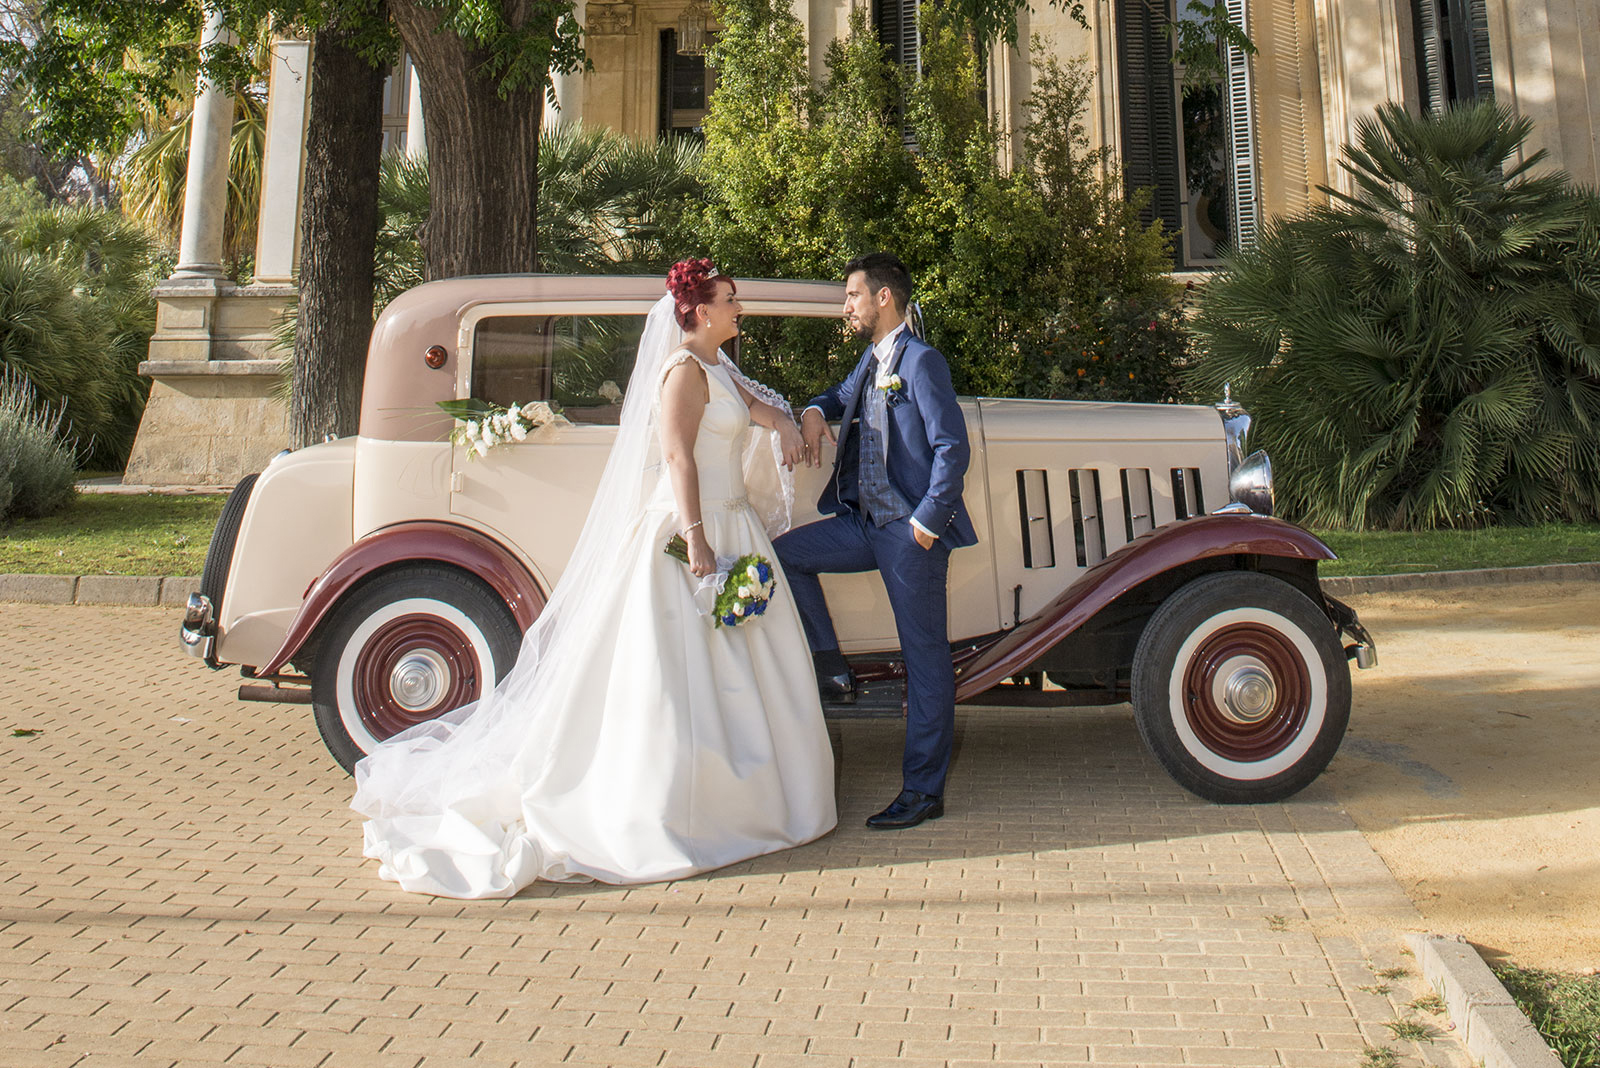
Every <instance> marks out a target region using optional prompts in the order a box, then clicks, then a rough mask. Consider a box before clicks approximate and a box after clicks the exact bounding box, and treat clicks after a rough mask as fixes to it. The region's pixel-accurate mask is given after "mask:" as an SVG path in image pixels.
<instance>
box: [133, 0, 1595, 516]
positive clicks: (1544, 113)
mask: <svg viewBox="0 0 1600 1068" xmlns="http://www.w3.org/2000/svg"><path fill="white" fill-rule="evenodd" d="M919 2H920V0H793V4H794V11H795V14H796V16H797V17H798V18H799V19H800V20H801V22H802V24H803V25H804V26H805V28H806V32H807V36H808V41H809V45H810V48H809V59H810V63H811V71H812V75H813V77H814V78H818V79H820V78H821V77H823V76H824V74H825V69H824V56H825V54H826V51H827V47H828V44H829V43H830V42H831V41H832V40H833V39H834V38H835V37H837V36H839V35H841V34H843V33H844V32H845V30H846V28H847V26H848V23H849V19H850V15H851V12H852V9H853V7H854V6H856V5H870V6H869V11H870V14H871V17H872V21H873V24H874V26H875V28H876V30H877V32H878V33H879V34H880V36H882V37H883V39H884V40H885V41H886V43H888V44H889V45H890V47H891V51H892V53H893V54H894V56H895V57H896V59H897V60H898V61H900V62H902V63H904V64H906V65H907V66H912V67H914V66H915V64H917V63H918V62H919V57H918V56H917V54H916V52H917V46H916V36H915V33H914V32H908V31H909V28H910V27H914V25H915V19H916V11H917V4H918V3H919ZM1225 3H1226V5H1227V11H1228V14H1229V17H1230V19H1231V20H1232V21H1233V22H1234V23H1235V24H1236V25H1238V26H1240V27H1241V28H1243V29H1244V31H1245V32H1246V34H1247V35H1248V36H1249V38H1250V39H1251V40H1252V41H1253V42H1254V43H1255V44H1256V46H1257V48H1258V52H1257V53H1256V55H1254V56H1251V57H1246V56H1244V55H1242V54H1237V53H1234V54H1228V55H1225V57H1224V59H1225V67H1226V70H1227V77H1226V80H1225V83H1224V84H1222V85H1218V86H1214V87H1212V89H1211V90H1210V91H1209V95H1208V94H1206V93H1202V94H1198V95H1195V94H1186V93H1185V92H1184V90H1183V87H1182V83H1183V76H1184V72H1183V71H1182V70H1181V69H1178V68H1177V66H1176V65H1175V64H1174V62H1173V58H1172V44H1171V39H1172V38H1171V33H1170V31H1169V30H1168V28H1167V23H1168V21H1169V20H1171V19H1174V18H1181V17H1184V13H1183V11H1182V10H1181V9H1182V8H1184V7H1186V6H1187V5H1186V0H1093V2H1091V3H1089V4H1087V5H1086V7H1085V15H1086V21H1087V23H1088V25H1087V26H1083V25H1080V24H1079V23H1077V22H1076V21H1074V20H1073V19H1072V18H1070V17H1069V16H1068V15H1067V14H1066V13H1065V12H1064V11H1062V10H1061V9H1059V8H1058V7H1056V6H1054V5H1051V4H1040V5H1036V6H1035V9H1034V10H1026V9H1025V10H1023V11H1022V12H1020V15H1019V18H1020V25H1019V31H1020V32H1019V33H1018V44H1017V46H1016V47H1014V48H1002V49H996V50H995V51H994V52H993V53H992V54H991V56H990V58H989V61H988V93H987V98H988V100H989V103H990V106H991V108H992V109H993V111H994V113H995V116H996V118H997V119H998V120H999V121H1000V123H1001V124H1002V126H1003V127H1004V128H1006V129H1007V130H1009V131H1012V132H1013V133H1015V132H1017V131H1020V129H1021V128H1022V126H1023V125H1024V124H1025V122H1026V119H1027V116H1026V106H1025V105H1026V101H1027V98H1028V95H1029V93H1030V91H1031V86H1032V78H1033V71H1034V69H1035V65H1036V64H1037V62H1038V61H1039V60H1040V58H1041V56H1042V55H1043V54H1050V55H1054V56H1057V57H1061V58H1068V57H1081V58H1082V59H1083V60H1084V61H1085V62H1086V64H1087V65H1088V68H1089V69H1090V70H1092V71H1093V72H1094V78H1095V83H1094V84H1095V106H1094V107H1093V109H1092V112H1091V114H1090V116H1089V125H1090V129H1089V133H1090V136H1091V138H1092V139H1093V140H1094V141H1095V142H1096V143H1098V144H1103V145H1107V146H1109V147H1110V148H1111V149H1112V150H1113V152H1114V153H1115V155H1116V158H1117V159H1118V161H1119V163H1120V165H1121V167H1122V169H1123V174H1124V178H1125V181H1126V182H1127V184H1128V185H1129V187H1130V189H1131V188H1134V187H1145V188H1149V189H1151V190H1152V196H1151V198H1150V204H1149V208H1148V210H1149V212H1150V213H1151V214H1152V215H1155V216H1159V217H1161V218H1162V219H1163V220H1164V221H1165V223H1166V225H1167V228H1168V230H1169V231H1171V232H1173V233H1174V234H1175V235H1176V237H1175V242H1174V244H1175V248H1174V267H1175V268H1178V269H1186V268H1204V267H1206V266H1209V265H1211V264H1213V263H1215V262H1216V250H1217V247H1218V246H1219V245H1221V244H1225V243H1247V242H1249V241H1250V240H1251V239H1252V238H1253V235H1254V234H1255V233H1256V232H1257V231H1258V230H1259V228H1260V226H1261V225H1262V224H1263V223H1264V222H1265V221H1266V220H1267V219H1269V218H1271V217H1273V216H1277V215H1285V214H1294V213H1297V212H1300V211H1303V210H1305V209H1306V208H1308V207H1310V206H1311V205H1313V204H1315V203H1317V202H1319V201H1320V200H1322V199H1323V198H1324V196H1325V194H1323V193H1322V192H1320V187H1323V186H1330V187H1333V188H1347V179H1346V177H1345V175H1344V174H1343V172H1342V171H1341V169H1340V168H1339V166H1338V161H1339V159H1340V154H1341V151H1342V149H1343V148H1344V147H1345V146H1346V145H1347V144H1349V143H1350V142H1351V141H1353V140H1354V138H1355V136H1356V130H1357V125H1358V123H1360V122H1361V121H1362V120H1363V119H1364V118H1366V117H1368V116H1370V115H1371V114H1372V113H1373V111H1374V109H1376V108H1377V107H1378V106H1379V105H1380V104H1383V103H1385V102H1387V101H1398V102H1401V103H1403V104H1404V105H1405V106H1406V107H1407V108H1410V109H1412V110H1414V111H1422V110H1426V109H1430V108H1440V107H1444V106H1447V105H1448V104H1449V103H1451V102H1453V101H1459V100H1466V99H1474V98H1479V97H1483V96H1489V95H1492V96H1493V97H1494V98H1495V99H1496V100H1497V101H1499V102H1501V103H1502V104H1504V105H1506V106H1507V107H1509V108H1510V109H1511V110H1512V111H1513V112H1515V113H1516V114H1519V115H1524V116H1527V117H1528V118H1530V119H1532V120H1534V123H1535V128H1534V133H1533V137H1532V138H1531V139H1530V142H1529V144H1528V150H1529V151H1536V150H1540V149H1543V150H1545V151H1546V152H1547V153H1548V159H1547V164H1546V165H1547V166H1548V167H1551V168H1559V169H1563V170H1565V171H1567V172H1568V173H1570V174H1571V175H1572V176H1573V178H1574V179H1576V180H1577V181H1579V182H1582V183H1586V184H1590V185H1596V184H1600V0H1225ZM691 9H692V10H691ZM703 10H704V6H703V0H579V2H578V5H577V15H578V18H579V20H580V21H581V22H582V23H583V24H584V27H585V33H586V41H585V47H586V49H587V51H588V54H589V57H590V60H591V62H592V63H593V67H594V69H593V70H592V71H591V72H590V73H588V74H586V75H568V76H563V77H559V78H557V79H556V85H555V89H556V96H557V99H558V100H559V102H560V107H559V111H556V110H554V109H553V110H552V111H551V112H550V114H549V118H550V119H551V120H552V121H554V120H556V119H558V118H559V119H560V120H574V119H581V120H582V121H584V122H585V123H589V124H603V125H605V126H608V127H611V128H613V129H616V130H619V131H622V132H624V133H627V134H630V135H633V136H636V137H652V136H659V135H667V134H670V135H688V136H694V133H695V128H696V126H697V125H698V123H699V121H700V119H701V118H702V117H703V115H704V109H705V104H706V100H707V98H708V96H709V94H710V92H711V91H713V90H714V88H715V71H713V70H709V69H708V68H707V67H706V65H705V62H704V59H703V57H702V56H699V55H694V54H692V53H693V52H694V51H695V50H694V48H693V47H690V48H687V49H684V48H681V47H680V45H681V44H682V42H683V40H684V39H685V37H684V35H685V34H686V33H687V34H688V39H689V43H690V44H691V46H692V44H693V41H692V37H693V36H694V34H695V30H696V25H695V19H696V17H697V16H698V15H699V14H700V13H701V12H703ZM686 17H687V22H686V21H685V20H686ZM714 30H715V28H714V27H711V32H713V33H714ZM306 47H307V46H306V45H305V43H304V42H298V41H284V42H281V43H280V45H279V50H278V53H277V55H276V57H275V63H274V67H273V72H272V78H271V86H270V97H269V108H268V149H267V163H266V167H265V175H264V178H263V189H262V205H263V212H262V222H261V226H260V235H261V236H260V247H259V248H258V250H257V264H258V277H257V279H256V282H255V284H253V285H250V286H245V287H235V286H232V285H230V284H229V283H227V282H225V281H223V280H222V279H221V271H220V268H216V267H215V264H216V263H218V262H219V261H220V241H221V221H220V220H221V211H222V209H221V206H220V205H221V201H222V196H221V190H220V186H219V183H218V179H217V174H218V173H221V174H222V175H224V176H225V174H226V158H225V152H226V147H225V141H224V142H223V143H222V145H221V147H220V148H219V146H218V142H217V140H216V136H215V130H216V129H217V127H216V125H215V123H212V124H211V125H208V124H207V122H205V121H202V122H197V123H196V124H195V129H196V134H195V137H196V145H195V150H194V151H192V152H191V173H190V179H191V196H190V202H189V204H187V205H186V209H185V225H184V234H185V241H186V245H185V247H184V248H183V249H182V250H180V256H179V260H180V266H179V269H178V271H177V272H176V274H175V276H174V277H173V278H172V279H170V280H169V281H168V282H167V283H165V284H163V285H162V286H161V287H158V288H157V290H156V298H157V301H158V305H159V314H158V325H157V331H156V336H155V337H154V338H153V339H152V341H151V346H150V360H149V362H148V363H147V364H145V365H144V367H143V368H142V370H143V371H144V372H145V373H147V374H149V375H150V376H151V377H152V379H153V380H154V386H153V389H152V392H151V400H150V405H149V408H148V409H147V413H146V416H145V422H144V425H142V426H141V428H140V434H139V441H138V442H137V443H136V445H135V448H134V455H133V457H132V459H130V462H129V470H128V473H127V480H128V481H130V482H135V481H138V482H150V483H169V484H170V483H226V482H231V481H233V480H235V479H237V478H238V477H240V476H242V475H243V474H245V473H247V472H249V471H252V470H257V469H259V467H260V466H261V464H262V463H264V462H265V459H266V458H267V457H269V456H270V455H271V453H272V452H274V451H276V450H277V449H278V448H279V447H281V445H282V444H283V442H284V441H285V440H286V437H287V433H286V418H285V415H284V413H283V410H282V406H281V405H280V404H278V403H277V402H275V401H273V400H271V386H272V384H273V382H274V381H275V380H276V364H275V361H274V360H273V359H272V358H271V357H270V356H269V355H268V352H267V347H268V345H269V343H270V321H271V319H272V316H273V315H274V314H275V312H276V310H277V309H278V308H280V307H281V306H282V304H283V302H284V301H285V300H286V299H287V298H288V297H289V296H290V295H292V293H293V277H294V264H295V260H296V257H297V255H298V235H297V232H296V224H297V220H298V210H297V209H298V196H299V182H300V172H301V167H302V165H303V160H302V152H301V146H302V145H303V140H304V125H305V116H306V88H307V87H306V79H305V72H306V69H307V67H306V60H307V55H306ZM685 52H688V53H691V54H684V53H685ZM208 94H209V96H208ZM219 98H220V94H217V93H216V92H215V90H213V89H211V88H208V87H206V86H203V85H202V86H201V92H200V95H199V98H198V100H199V106H200V108H201V110H202V113H203V114H202V118H204V109H205V108H206V106H207V104H208V100H209V101H210V106H211V108H212V110H213V112H214V113H215V114H216V115H221V114H223V112H222V111H221V110H220V108H222V107H223V106H226V107H228V108H229V109H230V111H229V112H228V113H229V114H231V103H227V102H226V98H220V99H219ZM1224 105H1225V106H1224ZM1218 116H1221V121H1220V122H1219V121H1218ZM218 121H220V120H218ZM424 121H425V116H422V115H421V113H420V104H419V97H418V94H417V92H416V87H415V85H414V84H412V75H411V70H410V67H409V64H406V65H402V67H400V68H399V69H397V71H396V72H395V75H394V76H393V77H392V79H391V83H390V88H389V95H388V97H387V101H386V105H385V118H384V126H385V144H386V146H387V147H390V148H393V149H395V150H404V151H412V152H416V151H419V150H420V142H421V140H422V133H423V122H424ZM208 129H209V130H211V131H212V134H211V135H210V137H211V139H210V140H209V141H208V140H206V138H207V136H208V135H207V130H208ZM219 168H220V172H219ZM191 211H192V213H193V216H194V218H193V220H191V218H190V215H191ZM191 221H192V222H193V226H191ZM191 231H192V232H191ZM207 242H210V244H207ZM213 245H214V246H215V251H214V252H212V251H208V250H209V249H211V247H212V246H213Z"/></svg>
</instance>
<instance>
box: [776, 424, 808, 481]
mask: <svg viewBox="0 0 1600 1068" xmlns="http://www.w3.org/2000/svg"><path fill="white" fill-rule="evenodd" d="M772 429H773V430H774V431H775V432H776V433H777V435H778V447H779V448H780V449H782V450H783V466H784V467H787V468H788V469H789V470H791V471H792V470H794V469H795V467H796V466H797V465H798V464H800V463H802V462H804V460H805V457H806V442H805V438H803V437H801V436H800V428H799V427H797V426H795V424H794V420H793V419H789V418H783V419H780V420H778V425H777V426H775V427H773V428H772Z"/></svg>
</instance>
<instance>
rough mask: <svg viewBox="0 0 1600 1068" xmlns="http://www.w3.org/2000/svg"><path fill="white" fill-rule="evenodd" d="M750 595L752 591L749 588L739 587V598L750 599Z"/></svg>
mask: <svg viewBox="0 0 1600 1068" xmlns="http://www.w3.org/2000/svg"><path fill="white" fill-rule="evenodd" d="M750 593H751V590H750V587H749V586H740V587H739V596H740V597H749V596H750Z"/></svg>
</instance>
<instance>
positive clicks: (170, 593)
mask: <svg viewBox="0 0 1600 1068" xmlns="http://www.w3.org/2000/svg"><path fill="white" fill-rule="evenodd" d="M199 589H200V579H199V576H173V577H168V578H156V577H153V576H139V575H0V601H20V602H22V603H24V604H93V605H137V606H139V607H142V608H153V607H155V606H157V605H160V606H162V607H164V608H182V607H183V606H184V604H185V603H186V602H187V601H188V600H189V595H190V594H191V593H196V592H198V591H199Z"/></svg>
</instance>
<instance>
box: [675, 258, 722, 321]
mask: <svg viewBox="0 0 1600 1068" xmlns="http://www.w3.org/2000/svg"><path fill="white" fill-rule="evenodd" d="M718 282H726V283H727V284H728V288H729V289H732V290H733V291H734V292H735V293H737V292H739V287H738V286H736V285H734V282H733V279H732V278H729V277H728V276H727V275H725V274H718V273H717V267H716V264H714V263H712V262H711V261H710V260H679V261H678V262H677V263H674V264H673V265H672V270H670V271H668V272H667V292H668V293H671V294H672V299H673V300H675V301H677V305H678V307H677V315H678V325H679V326H681V327H683V328H684V329H685V330H688V329H689V327H690V325H691V324H692V323H693V322H694V310H695V309H696V308H698V307H699V306H700V305H702V304H710V303H711V302H712V301H713V300H716V299H717V283H718Z"/></svg>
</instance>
